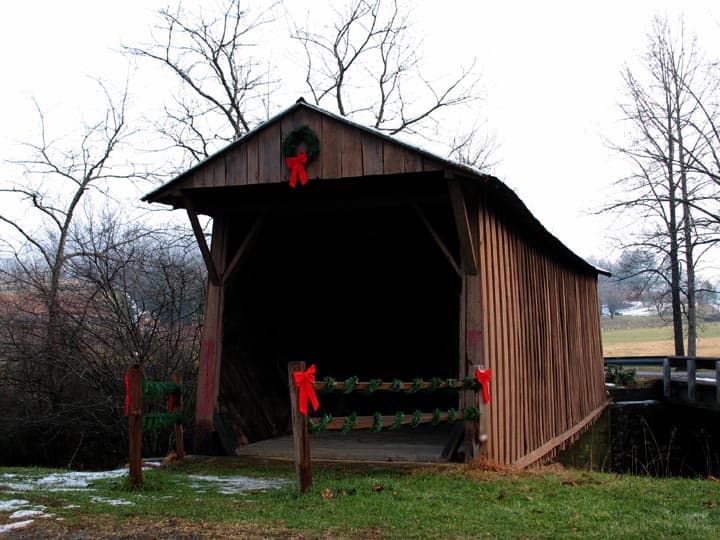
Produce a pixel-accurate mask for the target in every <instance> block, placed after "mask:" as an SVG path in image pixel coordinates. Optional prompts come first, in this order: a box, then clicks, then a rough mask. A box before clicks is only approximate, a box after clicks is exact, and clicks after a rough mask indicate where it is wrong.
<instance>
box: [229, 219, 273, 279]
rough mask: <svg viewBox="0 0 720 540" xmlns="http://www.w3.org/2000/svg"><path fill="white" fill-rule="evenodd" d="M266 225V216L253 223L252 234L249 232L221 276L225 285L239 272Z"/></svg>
mask: <svg viewBox="0 0 720 540" xmlns="http://www.w3.org/2000/svg"><path fill="white" fill-rule="evenodd" d="M264 223H265V216H260V217H258V218H257V219H256V220H255V223H253V225H252V227H251V229H250V232H248V234H247V236H246V237H245V239H244V240H243V242H242V244H240V247H239V248H238V249H237V251H236V252H235V255H233V258H232V260H231V261H230V262H229V263H228V265H227V267H226V268H225V270H223V272H222V274H221V275H220V279H221V281H222V283H223V284H226V283H227V282H228V280H229V279H230V278H231V277H232V275H233V274H234V273H235V272H236V271H237V269H238V267H239V264H240V262H241V261H242V260H244V257H245V256H246V255H247V253H248V252H249V251H250V248H251V247H252V244H253V243H254V242H255V240H256V239H257V236H258V233H259V232H260V229H261V228H262V226H263V224H264Z"/></svg>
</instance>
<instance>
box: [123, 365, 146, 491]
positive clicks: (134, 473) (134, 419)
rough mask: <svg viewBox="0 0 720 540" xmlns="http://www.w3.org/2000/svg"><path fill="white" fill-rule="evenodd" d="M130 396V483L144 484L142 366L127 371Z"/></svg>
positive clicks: (134, 485)
mask: <svg viewBox="0 0 720 540" xmlns="http://www.w3.org/2000/svg"><path fill="white" fill-rule="evenodd" d="M125 380H126V381H127V391H128V396H129V400H130V401H129V409H128V439H129V446H130V448H129V458H128V462H129V467H130V485H131V486H133V487H138V486H139V485H140V484H142V366H140V364H134V365H132V366H130V367H129V368H128V370H127V372H126V373H125Z"/></svg>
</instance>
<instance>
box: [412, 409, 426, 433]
mask: <svg viewBox="0 0 720 540" xmlns="http://www.w3.org/2000/svg"><path fill="white" fill-rule="evenodd" d="M422 414H423V412H422V411H421V410H416V411H415V412H413V418H412V422H411V423H410V427H411V428H413V429H415V428H416V427H418V426H419V425H420V421H421V420H422Z"/></svg>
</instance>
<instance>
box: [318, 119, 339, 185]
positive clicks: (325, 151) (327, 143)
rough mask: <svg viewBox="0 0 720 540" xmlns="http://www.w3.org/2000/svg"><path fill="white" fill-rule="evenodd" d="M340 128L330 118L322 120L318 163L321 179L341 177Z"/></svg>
mask: <svg viewBox="0 0 720 540" xmlns="http://www.w3.org/2000/svg"><path fill="white" fill-rule="evenodd" d="M341 129H342V126H340V124H339V123H338V122H337V121H336V120H333V119H332V118H327V117H323V118H322V141H323V144H322V148H321V151H320V161H321V163H322V173H321V174H322V177H323V178H340V177H341V175H342V155H341V153H340V134H341Z"/></svg>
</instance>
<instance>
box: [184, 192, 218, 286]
mask: <svg viewBox="0 0 720 540" xmlns="http://www.w3.org/2000/svg"><path fill="white" fill-rule="evenodd" d="M183 201H184V203H185V210H187V214H188V217H189V218H190V225H191V226H192V230H193V233H194V234H195V240H196V241H197V243H198V247H199V248H200V253H202V258H203V260H204V261H205V267H206V268H207V271H208V280H209V281H210V283H212V284H213V285H218V284H219V283H220V274H219V273H218V271H217V267H216V266H215V263H214V262H213V259H212V256H211V255H210V248H209V247H208V245H207V240H205V234H204V233H203V230H202V227H201V226H200V221H198V216H197V212H196V211H195V206H194V205H193V203H192V201H191V200H190V199H189V198H188V197H185V196H183Z"/></svg>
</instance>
